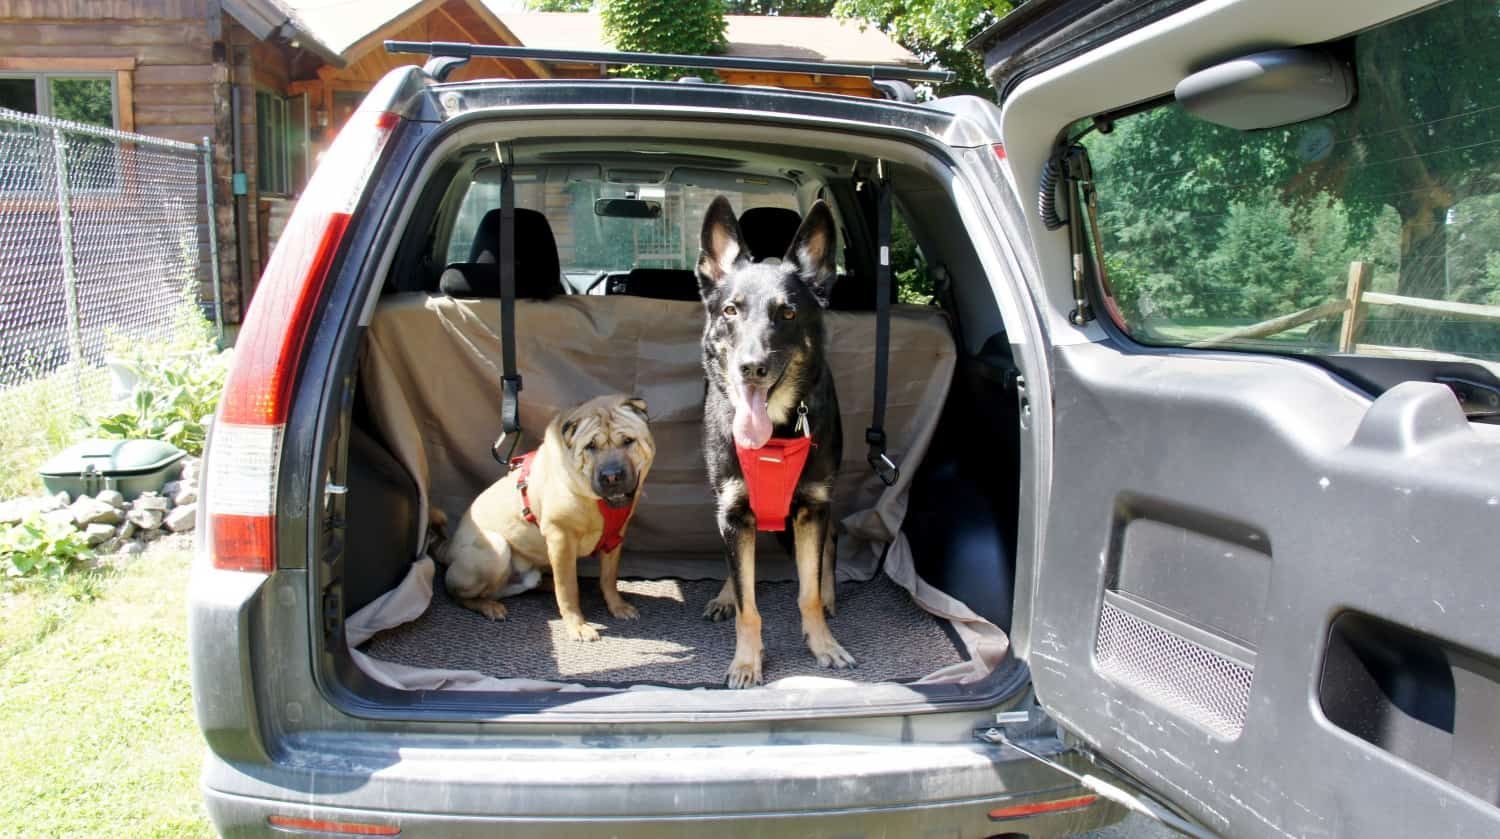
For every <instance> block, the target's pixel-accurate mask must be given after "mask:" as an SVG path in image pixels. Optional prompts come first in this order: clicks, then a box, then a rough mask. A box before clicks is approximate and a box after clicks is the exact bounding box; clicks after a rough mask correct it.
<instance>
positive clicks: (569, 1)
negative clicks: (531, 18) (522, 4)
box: [526, 0, 594, 12]
mask: <svg viewBox="0 0 1500 839" xmlns="http://www.w3.org/2000/svg"><path fill="white" fill-rule="evenodd" d="M592 8H594V0H526V11H528V12H587V11H589V10H590V9H592Z"/></svg>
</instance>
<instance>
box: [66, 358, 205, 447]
mask: <svg viewBox="0 0 1500 839" xmlns="http://www.w3.org/2000/svg"><path fill="white" fill-rule="evenodd" d="M228 368H229V365H228V364H227V361H226V357H225V356H223V355H213V356H207V357H205V356H204V355H201V354H195V355H187V356H163V357H161V358H159V359H158V360H156V361H154V362H143V363H142V364H141V365H140V372H141V378H140V381H138V382H137V383H136V386H135V393H134V396H133V397H132V400H131V404H130V407H129V408H128V409H127V410H124V411H118V412H115V413H112V414H106V415H104V416H101V417H99V418H97V419H96V420H95V423H94V427H95V430H96V431H97V433H98V434H99V436H102V437H115V438H119V439H122V440H140V439H144V440H163V441H165V442H168V443H171V444H172V445H174V446H176V447H177V448H179V449H182V450H183V451H185V452H187V453H188V454H191V455H194V456H197V455H201V454H203V443H204V440H205V439H206V437H207V436H208V435H207V432H208V427H207V423H208V421H209V418H210V417H212V416H213V413H214V409H215V408H217V407H218V405H219V396H220V395H221V394H222V393H223V391H224V378H225V376H226V375H227V374H228Z"/></svg>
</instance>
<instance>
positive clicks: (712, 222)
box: [697, 196, 854, 688]
mask: <svg viewBox="0 0 1500 839" xmlns="http://www.w3.org/2000/svg"><path fill="white" fill-rule="evenodd" d="M836 241H837V239H836V235H835V231H834V224H833V214H832V213H830V212H829V210H828V207H827V206H826V205H825V204H824V203H823V202H821V201H819V202H818V203H816V204H814V205H813V208H812V210H811V211H809V212H808V214H807V218H805V219H804V220H803V222H802V226H801V227H800V228H799V229H798V230H797V235H796V237H794V238H793V240H792V244H791V247H790V248H789V249H788V250H787V253H786V257H785V258H784V259H783V260H782V262H781V264H779V265H776V264H768V263H759V264H757V263H754V262H752V261H751V259H750V249H749V248H748V247H747V246H746V245H745V239H744V236H743V235H742V234H741V233H740V226H739V222H738V221H736V219H735V216H734V210H733V209H732V208H731V207H730V206H729V202H728V201H727V200H726V199H725V198H724V197H723V196H720V197H718V198H716V199H714V202H713V204H712V205H711V206H710V207H709V208H708V214H707V215H706V216H705V217H704V219H703V253H702V255H701V256H699V258H698V272H697V273H698V286H699V291H700V293H701V294H702V297H703V303H704V305H705V306H706V307H707V309H708V319H707V324H706V325H705V327H704V330H703V369H704V371H705V372H706V373H707V375H708V388H707V394H706V396H705V397H704V405H703V450H704V455H705V458H706V459H707V461H708V476H709V480H710V481H711V483H712V485H713V489H714V492H715V493H716V495H717V497H718V523H719V533H720V534H721V535H722V536H723V537H724V546H725V550H726V552H727V555H728V559H729V579H728V580H726V581H725V584H724V589H723V591H721V592H720V593H719V595H718V597H715V598H714V599H713V601H711V602H710V603H709V604H708V608H707V609H706V610H705V611H704V616H705V617H708V618H712V619H714V620H720V619H722V618H724V617H726V616H727V615H728V614H729V613H730V612H733V613H734V615H735V651H734V661H733V663H731V664H730V666H729V676H728V683H729V686H730V687H732V688H743V687H749V686H750V685H754V684H757V683H759V682H760V681H761V636H760V613H759V612H758V611H757V610H756V608H755V533H756V529H757V518H756V513H755V511H754V510H753V509H752V507H751V503H750V494H749V489H748V488H747V486H746V482H745V471H744V470H743V469H742V468H741V461H740V454H739V453H737V451H736V443H738V444H739V448H740V449H741V450H751V451H753V450H757V449H761V448H762V447H763V446H765V445H766V444H767V442H768V441H769V440H771V438H772V437H773V436H774V437H776V438H790V439H793V440H795V439H796V438H799V437H810V442H811V444H812V447H811V449H810V450H808V451H807V461H806V464H805V465H804V466H803V468H802V471H801V475H800V478H797V479H796V486H795V489H794V490H793V491H792V495H791V503H790V507H789V510H788V513H787V517H786V520H785V521H784V522H759V524H760V525H761V528H760V529H775V530H781V529H784V528H786V527H788V526H789V527H790V530H791V532H792V541H793V546H794V552H795V554H796V558H797V578H798V583H799V589H798V595H797V605H798V608H799V610H800V611H801V613H802V634H803V637H805V638H806V639H807V646H808V649H810V650H811V651H812V654H813V655H814V656H816V657H817V659H818V663H819V664H821V665H823V666H824V667H849V666H852V665H853V664H854V658H853V657H852V656H850V655H849V653H847V652H845V651H844V648H843V647H841V646H839V643H838V642H837V641H835V640H834V638H833V634H832V633H830V632H829V631H828V623H827V621H826V619H825V618H824V615H823V610H824V608H825V607H826V608H827V609H828V610H829V611H830V612H832V610H833V583H834V579H833V571H834V569H833V541H832V508H831V498H832V494H833V479H834V476H835V474H837V472H838V466H839V462H840V458H841V457H842V455H843V430H842V428H841V425H840V422H839V402H838V395H837V394H836V393H835V392H834V387H833V374H832V372H831V371H830V370H829V369H828V361H827V359H826V357H825V350H824V332H823V309H824V308H825V307H827V305H828V293H829V289H830V288H831V287H832V285H833V280H834V274H835V266H834V247H835V243H836ZM767 451H769V450H767ZM768 524H769V525H770V527H767V525H768Z"/></svg>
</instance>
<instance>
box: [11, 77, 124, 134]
mask: <svg viewBox="0 0 1500 839" xmlns="http://www.w3.org/2000/svg"><path fill="white" fill-rule="evenodd" d="M119 77H120V73H119V72H110V71H107V70H47V69H38V70H12V69H5V68H0V79H30V80H31V82H32V84H33V85H34V87H35V90H36V108H37V110H36V115H37V116H42V117H47V118H48V119H61V117H58V116H56V115H55V114H53V112H52V86H51V84H49V82H50V81H51V80H53V79H79V80H93V81H107V82H109V118H110V124H109V125H107V126H99V127H101V128H109V129H111V130H113V131H121V130H128V129H122V128H121V119H120V116H121V107H120V78H119ZM85 124H87V123H85Z"/></svg>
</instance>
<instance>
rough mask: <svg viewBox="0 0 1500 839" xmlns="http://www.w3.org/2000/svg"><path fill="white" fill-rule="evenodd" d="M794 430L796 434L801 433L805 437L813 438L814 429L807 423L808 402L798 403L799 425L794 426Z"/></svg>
mask: <svg viewBox="0 0 1500 839" xmlns="http://www.w3.org/2000/svg"><path fill="white" fill-rule="evenodd" d="M792 430H793V431H795V432H798V433H800V434H801V435H802V436H803V437H811V436H812V428H811V426H809V425H808V422H807V403H806V402H798V403H797V425H796V426H794V427H793V428H792Z"/></svg>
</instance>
